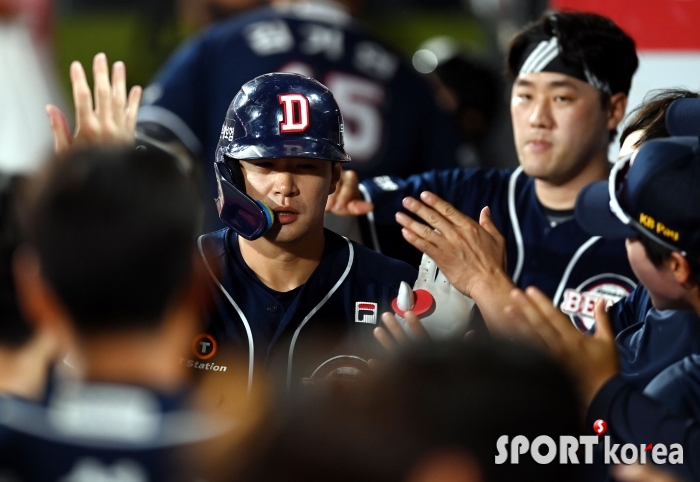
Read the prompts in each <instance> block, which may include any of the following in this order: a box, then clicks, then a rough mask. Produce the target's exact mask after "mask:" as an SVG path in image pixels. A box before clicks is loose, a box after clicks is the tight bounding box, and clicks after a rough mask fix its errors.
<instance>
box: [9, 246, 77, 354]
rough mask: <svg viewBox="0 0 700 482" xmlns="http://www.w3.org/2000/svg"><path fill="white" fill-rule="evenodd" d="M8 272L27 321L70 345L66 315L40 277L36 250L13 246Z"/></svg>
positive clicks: (56, 297)
mask: <svg viewBox="0 0 700 482" xmlns="http://www.w3.org/2000/svg"><path fill="white" fill-rule="evenodd" d="M12 272H13V278H14V281H15V287H16V289H17V301H18V303H19V305H20V308H21V309H22V313H23V314H24V317H25V319H26V320H27V322H28V323H29V324H31V325H32V327H33V328H34V330H35V331H37V332H40V331H47V332H49V333H51V334H52V336H55V337H56V339H57V340H60V342H61V343H62V344H64V346H70V343H71V342H72V329H71V318H70V315H69V314H68V312H67V311H66V309H65V308H64V307H63V304H62V303H61V302H60V300H59V299H58V296H57V295H56V293H55V292H54V291H53V289H52V288H51V287H50V286H49V284H48V283H47V282H46V280H45V278H44V277H43V275H42V273H41V266H40V263H39V259H38V257H37V255H36V253H35V252H34V251H33V250H31V249H30V248H26V247H22V248H19V249H17V251H16V252H15V255H14V257H13V261H12Z"/></svg>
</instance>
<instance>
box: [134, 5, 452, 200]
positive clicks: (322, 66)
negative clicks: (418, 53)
mask: <svg viewBox="0 0 700 482" xmlns="http://www.w3.org/2000/svg"><path fill="white" fill-rule="evenodd" d="M269 72H297V73H301V74H305V75H308V76H310V77H313V78H315V79H317V80H319V81H320V82H321V83H323V84H324V85H326V86H327V87H328V88H329V89H330V91H331V92H333V95H334V97H335V99H336V101H337V102H338V105H339V106H340V110H341V112H342V115H343V119H344V123H345V132H344V138H345V147H346V149H347V151H348V153H349V154H350V156H351V157H352V162H351V163H350V164H349V165H348V166H346V167H348V168H350V169H353V170H356V171H357V172H358V174H359V175H360V177H361V178H365V177H368V176H374V175H379V174H396V175H400V176H407V175H410V174H413V173H418V172H423V171H425V170H427V169H431V168H436V167H440V166H442V167H452V166H455V165H456V162H457V161H456V151H457V147H458V135H457V134H456V130H455V129H456V128H455V127H454V126H453V124H452V121H451V120H450V119H449V118H448V117H447V116H446V114H445V113H444V112H443V111H442V110H441V109H440V108H438V106H437V104H436V102H435V100H434V97H433V95H432V93H431V90H430V88H429V87H428V85H427V84H426V83H425V80H424V79H422V78H421V77H420V76H419V75H418V74H417V73H416V72H415V71H414V70H413V68H412V67H410V66H409V65H408V64H406V63H405V62H404V61H402V60H401V58H400V57H399V55H398V54H397V53H396V52H395V51H393V50H392V49H391V48H389V47H387V46H386V45H385V44H383V43H382V42H380V41H379V40H378V39H376V38H375V37H373V36H371V35H370V34H368V33H367V32H366V31H365V30H364V29H362V28H361V27H360V26H359V25H358V24H357V22H355V21H353V20H352V18H351V17H349V16H348V15H347V14H346V13H344V12H343V11H341V10H338V9H337V8H336V7H332V6H330V5H323V4H315V3H308V4H307V3H304V4H303V5H286V6H275V7H270V8H265V9H261V10H256V11H254V12H253V13H250V14H247V15H243V16H239V17H235V18H233V19H231V20H228V21H225V22H222V23H219V24H217V25H215V26H214V27H212V28H210V29H208V30H206V31H204V32H203V33H201V34H199V35H197V36H195V37H194V38H193V39H191V40H190V41H188V42H187V43H185V44H184V45H183V46H182V47H181V48H180V49H179V50H178V51H177V52H176V53H175V54H174V55H173V56H172V58H171V59H170V60H169V61H168V62H167V64H166V65H165V66H164V67H163V68H162V70H161V71H160V73H158V75H157V76H156V78H155V81H154V82H153V84H152V85H151V86H150V87H148V88H147V89H146V91H145V92H144V101H143V105H142V106H141V108H140V111H139V124H140V125H141V126H146V125H147V124H148V123H156V124H158V125H160V126H163V127H166V128H167V129H168V130H169V131H171V132H172V133H174V134H175V135H176V136H177V137H178V138H179V139H180V140H181V141H182V142H183V143H184V144H185V145H187V146H188V147H189V150H190V151H192V152H193V153H195V154H196V155H198V156H199V157H200V158H201V159H203V160H204V161H205V168H206V177H207V182H208V185H209V192H210V193H211V196H212V197H214V196H215V194H216V189H215V181H214V173H213V169H212V163H213V161H214V151H215V148H216V145H217V143H218V141H219V135H220V131H221V126H222V123H223V121H224V117H225V115H226V109H227V108H228V106H229V104H230V103H231V100H232V99H233V97H234V96H235V95H236V93H237V92H238V90H239V89H240V87H241V86H242V85H243V84H244V83H245V82H247V81H249V80H252V79H253V78H255V77H257V76H259V75H262V74H265V73H269ZM212 212H213V205H212Z"/></svg>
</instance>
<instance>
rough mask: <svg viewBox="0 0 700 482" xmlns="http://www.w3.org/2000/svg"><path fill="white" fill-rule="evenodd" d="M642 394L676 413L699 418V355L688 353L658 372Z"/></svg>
mask: <svg viewBox="0 0 700 482" xmlns="http://www.w3.org/2000/svg"><path fill="white" fill-rule="evenodd" d="M644 394H645V395H648V396H649V397H651V398H653V399H654V400H657V401H658V402H660V403H662V404H663V405H664V406H665V407H667V408H669V409H670V410H671V411H673V412H674V413H676V414H678V415H683V416H685V417H692V418H695V419H696V420H700V355H690V356H687V357H685V358H684V359H683V360H681V361H679V362H676V363H674V364H673V365H671V366H669V367H668V368H666V369H665V370H664V371H662V372H661V373H659V374H658V375H657V376H656V377H655V378H654V379H653V380H652V381H651V382H649V384H648V385H647V386H646V388H645V389H644Z"/></svg>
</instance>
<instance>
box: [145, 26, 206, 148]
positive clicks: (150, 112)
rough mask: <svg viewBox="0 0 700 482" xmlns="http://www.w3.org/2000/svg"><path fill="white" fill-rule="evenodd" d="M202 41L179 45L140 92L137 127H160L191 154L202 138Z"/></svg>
mask: <svg viewBox="0 0 700 482" xmlns="http://www.w3.org/2000/svg"><path fill="white" fill-rule="evenodd" d="M204 50H205V38H204V37H202V36H198V37H196V38H194V39H192V40H191V41H188V42H187V43H185V44H184V45H182V46H181V47H180V48H179V49H178V50H177V51H176V52H175V54H173V55H172V56H171V58H170V59H169V60H168V62H167V63H166V64H165V66H164V67H163V68H162V69H161V70H160V72H159V73H158V74H157V75H156V78H155V80H154V81H153V82H152V83H151V85H149V86H148V87H147V88H146V90H145V91H144V99H143V103H142V105H141V107H140V109H139V116H138V124H139V126H142V125H147V124H149V123H154V124H157V125H158V126H161V127H164V128H166V129H167V130H169V131H170V132H171V133H172V134H174V135H175V136H176V137H177V138H178V139H179V140H180V141H181V142H182V143H183V144H184V145H185V146H186V147H187V148H188V149H189V151H190V152H192V153H193V154H195V155H198V156H199V155H201V154H202V142H203V139H204V136H205V133H204V132H201V130H202V129H203V127H204V126H205V122H204V119H205V115H206V98H205V93H206V91H207V81H206V77H205V75H204V74H205V72H206V68H205V63H206V62H205V58H204Z"/></svg>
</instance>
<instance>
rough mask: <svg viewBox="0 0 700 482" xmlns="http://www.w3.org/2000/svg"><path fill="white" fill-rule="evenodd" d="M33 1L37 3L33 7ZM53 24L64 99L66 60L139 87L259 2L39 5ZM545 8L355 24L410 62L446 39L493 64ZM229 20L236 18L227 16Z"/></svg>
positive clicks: (501, 6) (445, 10)
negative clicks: (216, 19) (124, 71)
mask: <svg viewBox="0 0 700 482" xmlns="http://www.w3.org/2000/svg"><path fill="white" fill-rule="evenodd" d="M35 1H36V0H35ZM42 2H44V3H47V7H48V8H52V9H53V11H54V13H55V17H54V23H53V35H54V36H55V37H54V38H55V51H54V56H55V63H56V69H57V72H58V75H59V79H60V82H61V84H62V86H63V88H64V92H65V93H66V95H67V94H69V90H68V89H69V82H68V66H69V64H70V62H71V61H72V60H79V61H81V62H82V63H83V65H90V63H91V61H92V57H93V55H94V54H95V53H96V52H99V51H104V52H106V53H107V56H108V58H109V59H110V61H114V60H123V61H125V62H126V64H127V67H128V70H129V83H130V84H140V85H146V84H148V82H149V80H150V79H151V78H152V76H153V74H154V73H155V72H156V70H157V69H158V67H159V66H160V65H161V64H162V62H163V61H164V60H165V59H166V58H167V57H168V55H169V54H170V53H171V52H172V50H173V49H174V48H175V47H176V46H177V45H178V43H179V42H180V41H182V40H183V39H184V38H186V37H187V36H188V35H190V34H192V33H193V32H195V31H196V30H197V29H198V28H200V27H202V26H204V25H206V24H207V23H208V22H209V21H211V19H212V16H213V15H212V13H211V12H215V14H214V15H222V14H223V13H224V12H225V11H227V10H230V11H231V12H234V11H235V10H236V9H239V8H240V9H243V8H246V7H248V8H250V7H255V6H258V5H260V4H262V3H263V2H260V1H259V0H243V1H242V0H58V1H56V2H54V4H53V5H51V2H50V0H42ZM546 6H547V1H545V0H366V1H365V5H364V9H363V10H362V13H361V15H360V18H361V19H362V20H363V21H365V22H366V23H367V24H369V25H370V26H371V27H372V28H373V29H374V30H375V32H376V33H378V34H379V35H380V36H381V37H383V38H384V39H385V40H387V41H388V42H390V43H391V44H393V45H394V46H395V47H396V48H398V49H399V50H400V51H402V52H403V53H404V54H405V56H406V58H408V59H410V58H411V56H412V55H413V53H414V52H415V51H416V50H417V48H418V47H419V46H420V45H421V43H422V42H424V41H425V40H427V39H429V38H431V37H435V36H449V37H452V38H453V39H456V40H457V41H458V42H459V43H460V45H461V46H462V47H463V48H465V49H467V50H468V51H469V52H471V53H472V54H474V55H475V56H477V57H479V58H481V59H484V60H486V61H487V62H489V63H493V64H494V65H498V64H499V62H500V58H499V55H500V54H499V42H500V43H503V41H505V38H507V37H509V35H510V33H511V32H512V31H513V30H514V29H517V28H518V27H519V26H521V25H523V24H524V23H526V22H527V21H529V20H531V19H534V18H536V17H537V16H538V15H539V14H540V13H541V12H542V11H543V10H544V9H545V8H546ZM232 14H233V15H235V13H232Z"/></svg>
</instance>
